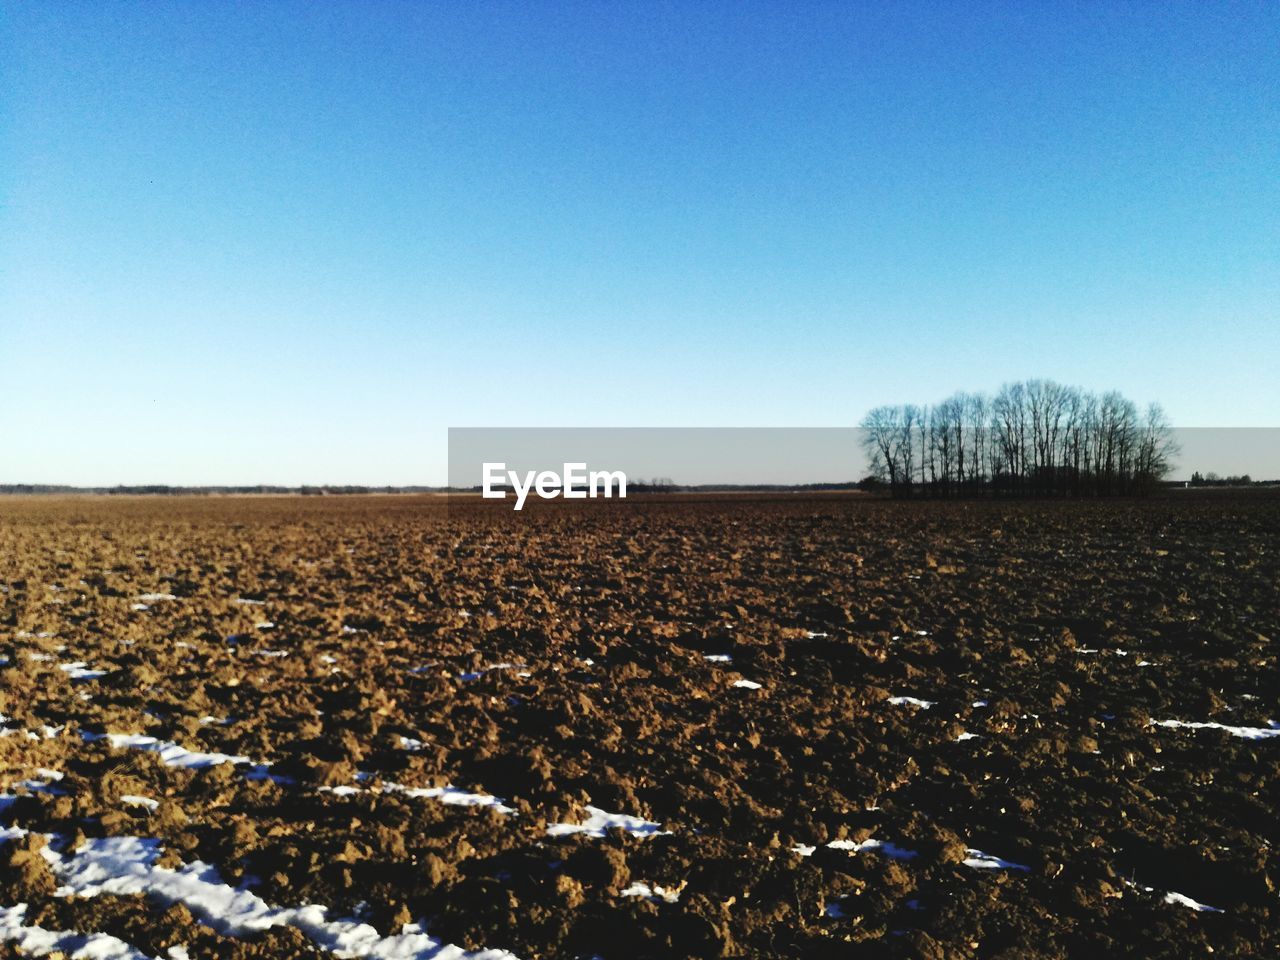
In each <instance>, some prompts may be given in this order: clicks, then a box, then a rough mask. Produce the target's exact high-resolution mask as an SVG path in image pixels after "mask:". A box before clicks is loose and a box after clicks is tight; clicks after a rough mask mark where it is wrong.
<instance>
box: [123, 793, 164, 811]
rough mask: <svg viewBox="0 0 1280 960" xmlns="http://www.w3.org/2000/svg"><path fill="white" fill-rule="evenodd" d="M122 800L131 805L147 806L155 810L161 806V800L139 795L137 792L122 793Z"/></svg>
mask: <svg viewBox="0 0 1280 960" xmlns="http://www.w3.org/2000/svg"><path fill="white" fill-rule="evenodd" d="M120 802H121V803H124V804H128V805H129V806H131V807H146V808H147V809H148V810H155V809H156V808H157V807H159V806H160V801H159V800H153V799H152V798H151V797H143V796H139V795H138V794H136V793H122V794H121V795H120Z"/></svg>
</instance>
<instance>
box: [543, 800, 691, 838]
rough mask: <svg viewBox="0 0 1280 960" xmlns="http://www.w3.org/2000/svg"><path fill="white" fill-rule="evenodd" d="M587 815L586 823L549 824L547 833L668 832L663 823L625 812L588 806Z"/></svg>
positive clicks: (561, 834)
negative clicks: (612, 811)
mask: <svg viewBox="0 0 1280 960" xmlns="http://www.w3.org/2000/svg"><path fill="white" fill-rule="evenodd" d="M587 815H588V816H587V820H586V822H585V823H552V824H549V825H548V826H547V835H548V836H551V837H563V836H567V835H569V834H571V833H585V834H587V835H588V836H592V837H603V836H604V834H605V831H606V830H610V829H617V830H625V831H626V832H627V833H630V834H634V835H636V836H641V837H648V836H654V835H656V834H659V833H666V832H667V831H665V830H663V829H662V824H660V823H654V822H653V821H651V820H645V819H643V818H641V817H632V816H629V815H628V814H625V813H609V812H607V811H605V810H601V809H600V808H599V807H592V806H588V807H587Z"/></svg>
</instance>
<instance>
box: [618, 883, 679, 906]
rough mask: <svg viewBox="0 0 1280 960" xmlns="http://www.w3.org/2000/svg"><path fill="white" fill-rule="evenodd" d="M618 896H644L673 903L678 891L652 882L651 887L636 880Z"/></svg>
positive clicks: (677, 896)
mask: <svg viewBox="0 0 1280 960" xmlns="http://www.w3.org/2000/svg"><path fill="white" fill-rule="evenodd" d="M620 896H624V897H644V898H645V899H646V900H665V901H666V902H667V903H675V902H676V901H677V900H679V899H680V891H679V890H671V889H668V888H667V887H664V886H661V885H660V884H654V885H653V886H652V887H651V886H649V885H648V884H647V883H641V882H640V881H638V880H637V881H635V882H633V883H632V884H631V886H629V887H627V889H625V890H623V891H622V893H621V894H620Z"/></svg>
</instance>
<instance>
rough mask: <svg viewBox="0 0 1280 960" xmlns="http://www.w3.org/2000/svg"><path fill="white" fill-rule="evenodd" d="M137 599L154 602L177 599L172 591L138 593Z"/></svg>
mask: <svg viewBox="0 0 1280 960" xmlns="http://www.w3.org/2000/svg"><path fill="white" fill-rule="evenodd" d="M138 599H139V600H142V601H145V602H146V603H155V602H156V601H157V600H177V599H178V598H177V597H175V596H174V595H173V594H172V593H142V594H139V595H138Z"/></svg>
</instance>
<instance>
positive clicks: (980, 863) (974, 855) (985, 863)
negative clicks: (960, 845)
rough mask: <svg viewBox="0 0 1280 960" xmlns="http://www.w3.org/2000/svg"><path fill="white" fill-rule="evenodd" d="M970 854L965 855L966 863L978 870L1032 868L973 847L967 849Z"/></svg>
mask: <svg viewBox="0 0 1280 960" xmlns="http://www.w3.org/2000/svg"><path fill="white" fill-rule="evenodd" d="M966 852H967V853H968V854H969V856H967V857H965V859H964V865H965V866H966V867H973V868H974V869H976V870H1027V871H1029V870H1030V869H1031V868H1030V867H1028V866H1026V865H1025V864H1021V863H1014V862H1013V861H1012V860H1002V859H1001V858H1000V857H993V856H992V855H991V854H989V853H983V852H982V851H981V850H975V849H973V848H972V847H970V848H969V849H968V851H966Z"/></svg>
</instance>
